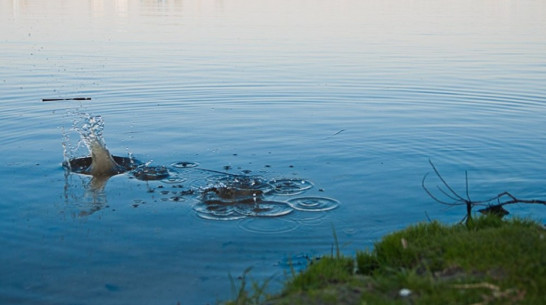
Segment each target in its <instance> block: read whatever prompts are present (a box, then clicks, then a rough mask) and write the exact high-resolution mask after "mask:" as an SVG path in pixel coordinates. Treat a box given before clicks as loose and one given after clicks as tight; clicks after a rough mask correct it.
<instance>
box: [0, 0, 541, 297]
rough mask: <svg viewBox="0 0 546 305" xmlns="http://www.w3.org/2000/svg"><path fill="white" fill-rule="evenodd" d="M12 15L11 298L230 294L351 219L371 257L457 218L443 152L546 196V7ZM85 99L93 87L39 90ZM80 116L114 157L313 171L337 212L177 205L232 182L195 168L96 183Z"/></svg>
mask: <svg viewBox="0 0 546 305" xmlns="http://www.w3.org/2000/svg"><path fill="white" fill-rule="evenodd" d="M0 20H1V21H0V45H1V48H0V60H1V65H0V145H1V148H2V149H1V150H0V173H1V175H0V182H1V184H2V188H1V189H0V197H1V198H2V199H1V200H0V232H1V233H0V247H1V248H2V251H1V253H0V260H1V261H2V262H3V263H2V267H0V303H2V304H176V303H177V302H178V301H180V302H181V303H182V304H206V303H214V302H216V301H217V300H225V299H226V298H229V297H231V296H232V295H231V291H230V284H229V277H228V275H229V274H231V275H233V276H237V275H239V274H241V273H242V272H243V270H245V269H246V268H247V267H252V268H253V269H252V271H251V273H250V277H251V278H253V279H255V280H258V281H262V280H265V279H267V278H272V281H271V284H270V289H271V290H272V291H277V290H278V289H280V287H281V283H282V281H283V280H284V279H285V272H288V270H289V264H290V262H292V263H294V264H295V265H296V266H297V267H300V266H302V265H303V264H304V262H305V257H306V256H309V257H312V256H318V255H323V254H328V253H330V251H331V247H332V244H333V234H332V228H335V230H336V232H337V235H338V238H339V240H340V243H341V244H343V247H342V251H343V253H346V254H348V255H353V254H354V253H355V251H356V250H358V249H365V248H369V247H372V245H373V243H374V242H375V241H377V240H378V239H379V238H380V237H381V236H383V235H384V234H386V233H389V232H392V231H393V230H396V229H399V228H402V227H405V226H407V225H409V224H412V223H415V222H418V221H426V219H427V214H428V217H430V218H432V219H438V220H440V221H442V222H445V223H454V222H457V221H459V220H460V219H461V218H462V216H463V214H464V209H463V208H450V209H447V208H446V207H445V206H442V205H439V204H438V203H436V202H434V201H433V200H432V199H431V198H429V197H428V196H427V194H426V193H425V192H424V191H423V190H422V188H421V179H422V177H423V175H424V174H426V173H427V172H430V171H431V168H430V166H429V164H428V160H429V159H432V160H433V161H434V162H435V164H436V165H437V166H438V168H439V170H440V171H441V173H442V174H443V176H444V178H445V179H446V180H448V181H449V182H450V183H451V184H452V186H453V187H454V188H455V189H457V190H459V191H461V192H462V193H464V171H465V170H468V175H469V180H470V181H469V185H470V196H471V197H472V198H473V199H481V198H488V197H490V196H494V195H495V194H497V193H500V192H502V191H510V192H511V193H512V194H514V195H516V196H518V197H521V198H535V199H545V198H546V189H545V186H546V174H545V169H546V158H544V153H545V151H546V128H545V125H544V119H545V117H546V89H545V88H546V77H545V75H546V4H545V2H544V1H532V0H529V1H527V0H524V1H509V0H500V1H498V0H495V1H372V0H369V1H351V0H349V1H237V0H232V1H230V0H227V1H168V0H166V1H136V0H134V1H133V0H117V1H101V0H94V1H91V0H90V1H83V0H81V1H17V0H13V1H7V0H2V1H0ZM72 97H90V98H92V99H91V100H89V101H70V100H67V101H52V102H42V99H43V98H72ZM81 113H87V114H90V115H93V116H97V115H100V116H101V117H102V119H103V120H104V130H103V135H104V139H105V141H106V144H107V146H108V148H109V149H110V151H111V152H112V153H114V154H115V155H118V156H127V154H132V155H134V157H135V158H137V159H139V160H140V161H143V162H149V161H151V162H152V163H151V164H153V165H166V166H170V165H171V164H173V163H176V162H181V161H187V162H197V163H199V167H198V168H203V169H209V170H215V171H224V170H225V169H226V168H229V169H228V172H230V173H233V174H241V173H242V172H243V171H245V172H246V173H250V174H248V175H257V176H260V177H262V178H264V179H281V178H290V179H293V178H297V179H307V180H308V181H311V182H312V183H313V188H311V189H309V190H307V191H306V192H305V193H304V194H302V195H300V196H320V197H326V198H332V199H335V200H337V201H339V203H340V205H339V207H338V208H336V209H333V210H329V211H322V212H301V211H294V212H293V213H290V214H288V215H285V216H282V217H269V218H262V217H246V218H242V219H239V220H231V221H219V220H208V219H204V218H202V217H199V215H198V213H197V212H196V210H195V206H196V205H197V204H198V202H199V200H198V198H197V197H195V196H181V197H180V198H179V200H178V201H175V200H174V199H172V197H174V195H172V194H173V193H172V192H175V191H179V189H177V188H178V187H179V186H180V185H181V186H183V187H184V188H188V187H192V186H195V185H198V186H202V185H203V183H205V184H206V183H207V182H206V181H208V182H210V181H214V180H215V179H219V177H218V176H216V177H210V176H211V175H209V174H206V173H205V172H203V171H200V170H197V169H183V170H180V171H179V177H178V178H181V180H180V181H177V182H176V183H166V182H165V181H163V182H162V181H149V182H144V181H139V180H136V179H133V178H132V176H131V175H130V174H123V175H118V176H115V177H113V178H111V179H110V180H109V181H108V182H107V184H106V186H105V188H104V190H103V191H102V192H93V191H91V190H90V186H89V180H90V179H89V178H88V177H86V176H81V175H77V174H68V173H66V172H65V171H64V169H63V168H62V166H61V162H62V161H63V158H64V157H63V143H64V144H67V145H70V150H69V153H70V154H71V156H72V157H77V156H85V155H86V154H87V152H86V150H85V147H81V148H80V149H76V148H75V147H74V146H75V145H77V142H78V139H79V138H78V137H79V135H78V133H77V132H76V131H75V130H74V129H73V127H74V122H75V121H78V120H81V118H82V115H81ZM76 125H77V124H76ZM211 174H212V173H211ZM203 181H205V182H203ZM427 183H430V185H431V187H432V188H434V185H435V184H436V183H437V181H435V180H433V179H431V180H429V181H428V182H427ZM169 192H171V193H169ZM292 197H294V196H292ZM292 197H289V196H287V197H282V196H276V197H275V199H276V200H287V199H289V198H292ZM509 210H510V212H511V213H512V214H513V215H518V216H530V217H533V218H534V219H537V220H539V221H542V222H544V220H545V219H546V210H545V208H544V207H542V206H537V207H531V206H513V207H509Z"/></svg>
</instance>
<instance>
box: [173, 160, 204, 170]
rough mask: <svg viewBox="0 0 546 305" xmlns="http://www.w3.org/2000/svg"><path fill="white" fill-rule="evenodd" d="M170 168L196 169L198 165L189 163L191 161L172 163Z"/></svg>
mask: <svg viewBox="0 0 546 305" xmlns="http://www.w3.org/2000/svg"><path fill="white" fill-rule="evenodd" d="M171 166H172V167H176V168H192V167H198V166H199V163H197V162H191V161H179V162H174V163H172V164H171Z"/></svg>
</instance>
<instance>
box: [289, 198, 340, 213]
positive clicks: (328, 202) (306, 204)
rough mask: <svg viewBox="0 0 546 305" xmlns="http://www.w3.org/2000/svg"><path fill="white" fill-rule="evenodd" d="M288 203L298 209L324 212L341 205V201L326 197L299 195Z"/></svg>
mask: <svg viewBox="0 0 546 305" xmlns="http://www.w3.org/2000/svg"><path fill="white" fill-rule="evenodd" d="M288 204H290V206H291V207H293V208H294V209H296V210H298V211H306V212H322V211H329V210H333V209H335V208H337V207H338V206H339V201H337V200H335V199H332V198H326V197H298V198H293V199H290V200H288Z"/></svg>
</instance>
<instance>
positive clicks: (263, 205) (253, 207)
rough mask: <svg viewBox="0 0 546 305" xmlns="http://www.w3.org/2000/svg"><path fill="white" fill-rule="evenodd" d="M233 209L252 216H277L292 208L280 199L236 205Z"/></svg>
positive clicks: (289, 211)
mask: <svg viewBox="0 0 546 305" xmlns="http://www.w3.org/2000/svg"><path fill="white" fill-rule="evenodd" d="M234 208H235V211H237V213H239V214H241V215H245V216H252V217H279V216H284V215H287V214H290V213H292V211H294V209H293V208H292V207H291V206H290V205H288V203H286V202H282V201H258V202H257V203H256V204H244V205H243V204H239V205H236V206H235V207H234Z"/></svg>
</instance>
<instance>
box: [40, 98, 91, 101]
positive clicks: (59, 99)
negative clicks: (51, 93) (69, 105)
mask: <svg viewBox="0 0 546 305" xmlns="http://www.w3.org/2000/svg"><path fill="white" fill-rule="evenodd" d="M89 100H91V98H90V97H72V98H43V99H42V102H55V101H89Z"/></svg>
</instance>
